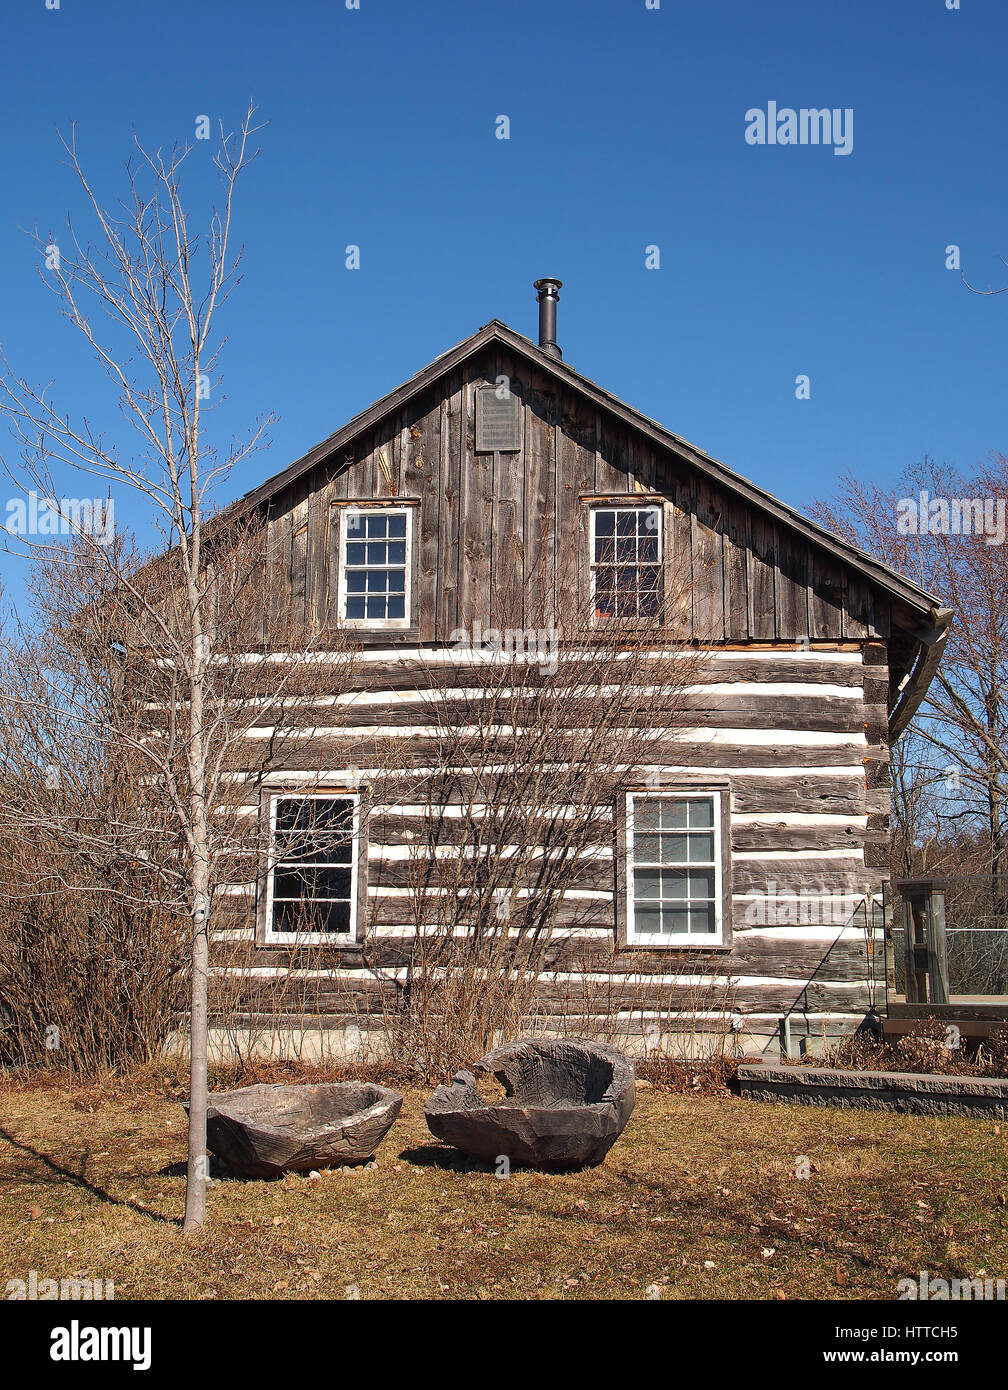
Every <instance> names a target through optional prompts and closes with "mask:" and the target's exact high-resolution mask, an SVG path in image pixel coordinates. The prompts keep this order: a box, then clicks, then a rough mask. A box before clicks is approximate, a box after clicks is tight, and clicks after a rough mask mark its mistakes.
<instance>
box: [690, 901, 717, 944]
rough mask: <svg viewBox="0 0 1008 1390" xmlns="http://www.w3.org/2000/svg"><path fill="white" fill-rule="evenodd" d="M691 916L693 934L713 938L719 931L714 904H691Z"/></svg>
mask: <svg viewBox="0 0 1008 1390" xmlns="http://www.w3.org/2000/svg"><path fill="white" fill-rule="evenodd" d="M689 916H690V931H691V932H694V933H696V934H698V935H705V936H711V935H713V934H714V933H715V932H716V931H717V922H716V920H715V916H714V904H713V903H691V904H690V912H689Z"/></svg>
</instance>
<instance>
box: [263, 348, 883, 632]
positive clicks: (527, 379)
mask: <svg viewBox="0 0 1008 1390" xmlns="http://www.w3.org/2000/svg"><path fill="white" fill-rule="evenodd" d="M500 376H506V377H508V379H509V381H510V386H511V390H512V392H513V393H514V394H515V395H516V396H517V397H518V399H519V401H520V405H521V437H522V445H523V447H522V450H521V452H520V453H517V454H477V453H476V452H475V408H476V406H475V400H476V391H477V389H478V388H479V387H480V386H485V385H492V384H494V383H495V382H496V381H497V379H498V377H500ZM640 492H656V493H659V494H661V495H662V496H664V497H665V498H667V499H668V500H669V502H670V503H671V510H672V516H673V520H672V525H671V528H670V530H671V535H670V537H669V539H670V541H671V546H667V547H666V548H667V551H668V550H671V553H670V554H667V557H666V562H667V564H668V565H669V566H671V567H672V568H673V569H674V570H675V572H676V573H677V574H685V575H688V576H689V577H690V580H691V584H690V590H691V595H692V601H691V605H690V612H689V613H688V614H684V615H683V632H682V635H683V636H684V637H694V638H697V639H699V640H701V641H704V642H708V641H715V642H717V641H729V642H795V643H799V642H803V641H804V642H808V641H819V642H830V641H863V640H864V639H865V638H881V639H885V638H887V637H888V636H889V629H890V612H889V605H888V603H887V601H886V600H885V598H884V596H883V595H881V594H880V593H879V591H877V590H876V589H874V588H873V587H872V586H871V585H870V584H869V583H868V582H867V581H866V580H865V578H864V577H863V575H861V574H860V573H858V572H857V571H856V570H854V569H851V568H849V567H847V566H844V565H842V564H841V563H840V562H839V561H837V560H836V559H835V558H834V557H832V556H830V555H828V554H826V553H825V552H822V551H820V550H819V549H818V547H815V546H813V545H812V544H811V543H809V542H806V541H804V540H801V539H798V538H797V537H796V536H795V535H794V533H792V532H790V531H789V530H787V529H786V528H785V527H784V526H782V525H781V524H779V523H777V522H776V521H773V520H771V519H768V518H767V517H765V516H763V515H757V514H756V513H755V512H754V511H753V510H752V509H751V508H749V507H746V506H743V505H742V504H741V503H740V502H739V501H738V500H737V499H736V498H733V497H729V496H727V495H725V494H722V493H721V492H719V491H718V490H717V489H716V488H715V487H714V486H713V484H711V483H710V482H708V481H707V480H705V479H700V478H698V477H697V475H696V472H695V470H693V469H691V468H690V466H689V464H688V463H686V462H685V461H684V460H682V459H680V458H679V457H678V456H677V455H675V454H674V453H673V452H671V451H669V450H662V451H659V450H658V448H657V446H656V445H655V444H653V443H652V442H651V441H650V440H648V439H646V438H645V437H643V436H640V435H636V434H635V433H634V431H632V430H631V429H630V428H629V427H628V426H626V425H625V424H623V423H622V422H621V421H618V420H616V419H615V418H613V419H606V418H604V416H603V414H602V412H601V411H599V410H597V409H596V408H595V407H594V406H591V405H589V404H588V403H587V402H586V401H584V400H583V399H582V398H580V397H577V396H576V395H574V394H573V393H564V395H563V398H562V399H561V396H560V388H559V387H558V384H557V383H556V382H555V381H554V380H553V379H551V378H548V377H547V376H546V375H545V373H543V372H541V371H540V370H538V369H536V368H534V367H532V366H531V365H530V364H529V363H527V362H525V361H524V359H520V358H518V357H516V356H515V355H513V354H511V353H510V352H508V351H507V350H505V349H504V348H503V347H499V348H494V349H488V350H487V351H486V352H485V353H484V354H483V360H482V361H481V360H479V359H478V358H477V359H474V360H473V361H472V362H471V363H470V364H469V365H468V366H467V367H465V368H460V369H457V370H456V371H454V372H453V373H451V374H450V375H449V376H448V377H447V378H446V379H445V381H444V383H443V389H441V390H439V389H436V388H434V387H432V388H431V389H430V390H429V391H428V392H426V393H425V395H424V396H422V397H420V398H418V399H417V400H415V401H414V402H413V403H412V405H410V406H409V407H405V408H403V409H402V410H400V411H399V412H398V414H397V415H395V416H394V417H392V418H389V419H387V420H386V422H385V424H384V425H383V426H378V427H375V428H374V429H373V430H371V431H370V432H369V433H368V434H366V435H364V436H361V437H360V438H359V439H358V441H357V443H356V445H355V446H354V447H353V448H352V449H348V450H347V451H346V452H345V453H344V454H343V455H342V457H338V458H334V459H331V460H330V461H328V462H326V463H323V464H319V465H318V466H317V467H316V468H315V469H314V471H313V472H312V473H311V474H310V475H308V476H307V478H302V479H300V480H299V481H298V482H297V483H295V484H293V485H292V486H291V487H290V488H288V489H287V491H286V492H284V493H281V494H280V495H278V496H277V497H275V498H273V499H272V500H271V502H270V514H269V528H270V546H271V551H272V553H273V554H274V555H275V556H276V557H277V569H278V572H279V575H280V581H281V586H282V587H281V594H280V601H281V602H284V601H286V602H288V603H289V604H290V605H291V608H292V610H293V612H294V615H295V616H296V617H299V618H300V617H303V616H315V617H316V618H318V619H320V620H321V619H322V618H324V617H325V616H328V617H329V618H330V619H332V620H335V615H336V607H335V604H336V568H337V555H336V540H337V536H338V531H337V526H336V524H335V516H334V511H335V509H336V508H337V507H338V506H339V505H340V504H341V503H346V502H348V501H350V502H352V501H356V500H362V501H363V500H369V499H373V498H388V499H392V498H409V499H414V500H416V501H418V504H419V505H418V507H417V513H418V516H417V543H418V545H419V548H420V564H419V571H420V591H419V593H418V594H417V595H416V596H415V604H416V613H417V624H416V632H415V634H414V635H415V637H416V639H418V640H419V641H421V642H447V641H449V640H450V637H451V633H452V632H453V631H454V630H455V629H456V628H460V627H462V628H469V627H471V625H472V623H473V621H474V620H475V619H479V620H480V621H481V622H484V623H486V622H487V621H488V620H489V616H490V613H491V607H492V608H493V614H494V617H493V620H494V621H495V622H496V623H498V624H501V625H507V626H512V627H515V628H521V627H524V626H525V625H526V612H525V609H526V607H527V606H528V605H527V598H528V595H529V594H530V592H532V590H533V589H534V588H537V587H538V585H539V584H540V583H543V584H545V585H546V587H547V588H548V589H549V591H550V592H552V593H554V594H560V595H563V594H565V593H567V594H569V593H570V592H573V591H574V589H573V586H574V585H577V591H578V592H580V595H581V598H582V600H583V601H586V600H587V582H588V580H587V570H586V566H585V563H584V561H585V559H586V556H587V544H588V541H587V535H586V534H585V527H586V525H587V507H586V505H585V499H587V498H592V497H617V496H625V495H626V494H628V493H640ZM491 595H493V604H491Z"/></svg>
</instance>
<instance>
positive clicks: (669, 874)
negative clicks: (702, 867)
mask: <svg viewBox="0 0 1008 1390" xmlns="http://www.w3.org/2000/svg"><path fill="white" fill-rule="evenodd" d="M688 886H689V875H688V874H687V873H686V871H685V870H682V871H680V870H678V869H663V870H662V876H661V891H662V897H663V898H685V897H686V890H687V888H688Z"/></svg>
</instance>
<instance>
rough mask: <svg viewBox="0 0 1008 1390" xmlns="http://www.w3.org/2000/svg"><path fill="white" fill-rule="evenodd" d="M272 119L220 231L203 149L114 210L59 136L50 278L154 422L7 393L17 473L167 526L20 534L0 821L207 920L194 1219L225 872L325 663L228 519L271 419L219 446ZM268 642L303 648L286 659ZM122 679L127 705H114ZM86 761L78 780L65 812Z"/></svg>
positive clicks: (111, 372) (121, 392) (250, 128)
mask: <svg viewBox="0 0 1008 1390" xmlns="http://www.w3.org/2000/svg"><path fill="white" fill-rule="evenodd" d="M254 120H255V112H254V108H252V107H250V108H249V111H248V112H247V114H246V116H245V118H244V120H243V121H242V123H241V126H240V128H239V130H238V132H237V134H234V135H226V134H225V133H224V130H223V127H222V128H221V132H220V141H219V144H218V147H217V151H216V154H215V156H214V164H215V166H216V169H217V172H218V175H219V179H220V186H221V196H220V201H219V205H218V206H217V207H215V208H214V209H213V211H212V213H211V215H210V217H209V225H208V230H207V234H206V236H205V237H203V238H200V237H198V236H197V235H196V233H195V231H194V230H193V223H192V222H191V220H190V217H189V214H188V213H187V212H186V209H185V206H184V203H183V198H182V192H181V182H180V181H181V174H182V170H183V166H184V165H185V162H186V160H187V159H188V158H189V157H190V155H191V154H192V147H190V146H186V147H184V148H175V149H173V150H172V151H171V152H170V154H167V155H166V154H163V153H162V152H161V151H160V150H158V151H155V152H154V153H148V152H147V151H146V150H144V149H143V147H142V146H141V145H140V144H139V142H137V143H136V153H135V157H134V161H133V162H132V163H131V164H130V165H128V166H127V176H128V187H129V194H128V198H127V200H126V201H125V202H124V203H123V204H122V206H121V207H119V208H117V209H116V210H115V211H114V212H112V211H109V210H107V209H106V208H105V207H104V206H103V205H102V203H101V202H100V200H99V198H98V196H97V194H96V192H95V191H94V188H93V186H92V184H91V183H90V181H89V180H88V178H87V176H86V174H85V173H84V171H83V168H82V166H81V163H80V161H79V158H78V153H77V146H76V138H75V135H74V134H71V136H70V139H69V140H68V141H64V142H63V143H64V149H65V151H66V153H67V156H68V158H69V162H70V166H71V168H72V169H73V171H74V173H75V174H76V176H77V179H78V181H79V185H80V188H81V190H82V191H83V194H84V197H85V205H86V207H87V209H88V211H89V213H90V214H91V215H92V217H93V219H94V222H95V224H96V229H97V238H96V241H97V244H96V245H94V246H92V245H91V244H88V243H85V242H84V241H82V240H81V238H80V237H79V236H78V234H77V231H76V228H75V226H74V224H73V223H72V222H71V223H68V230H67V244H66V246H64V247H62V248H61V249H60V254H59V256H57V257H56V258H53V257H52V256H49V257H47V260H46V268H45V269H44V270H43V271H42V274H43V277H44V279H45V281H46V283H47V284H48V285H49V286H50V287H51V288H52V289H53V291H54V293H55V294H56V296H57V298H58V300H59V303H60V307H61V310H62V313H63V316H64V317H65V318H66V319H67V321H68V322H69V323H70V324H71V325H72V326H73V327H74V328H75V329H76V330H77V331H78V332H79V333H80V334H82V336H83V338H84V340H85V342H86V343H87V344H88V346H89V347H90V349H92V351H93V352H94V354H95V356H96V358H97V361H98V362H99V363H100V364H101V366H102V367H103V368H104V370H105V372H106V373H107V375H108V378H109V379H110V382H111V386H112V389H113V391H114V393H115V395H116V397H117V399H118V404H119V406H120V408H121V411H122V414H123V416H124V418H125V420H126V422H127V423H128V424H129V425H130V427H131V429H132V430H133V431H135V434H134V437H133V439H132V447H131V448H129V447H125V446H123V447H119V446H118V444H116V443H115V442H109V441H108V440H107V439H106V437H105V436H104V434H101V433H99V432H97V431H96V430H94V429H93V428H92V426H91V425H90V424H89V422H88V421H86V420H84V421H81V422H79V423H78V422H75V421H73V420H72V419H71V418H70V417H69V416H67V415H63V414H61V413H60V412H59V411H58V410H57V408H56V407H55V405H53V404H52V402H51V400H50V397H49V395H48V392H47V391H45V390H43V389H42V388H39V387H36V386H33V385H32V384H31V383H30V382H29V381H28V380H27V379H26V378H24V377H22V376H17V375H15V374H14V373H13V372H12V371H10V370H9V369H8V370H7V372H6V374H5V375H4V377H3V380H2V391H3V396H2V402H3V408H4V410H5V413H6V415H7V417H8V419H9V421H10V423H11V426H12V431H13V433H14V435H15V437H16V439H17V440H18V441H19V442H20V445H21V457H20V461H19V462H17V463H10V462H7V461H6V460H5V466H6V467H7V469H8V472H9V473H10V474H11V476H12V477H13V478H14V479H15V481H16V483H17V484H18V485H19V486H21V487H22V488H23V489H24V490H25V492H26V493H27V492H30V491H34V492H35V493H36V494H37V495H38V496H41V497H43V498H58V497H59V496H60V487H59V483H58V480H63V479H66V478H67V477H72V478H73V479H74V480H75V486H80V483H81V480H82V479H87V478H91V479H97V480H98V482H99V485H100V486H101V488H102V489H103V490H107V492H108V494H109V496H110V497H111V498H112V499H113V500H114V501H115V503H116V504H121V502H122V500H123V499H124V498H125V497H126V496H127V495H129V494H132V496H133V497H134V498H135V499H137V500H138V501H139V503H140V507H141V513H142V514H143V515H144V517H145V519H146V520H147V521H149V522H150V525H151V529H152V530H153V531H154V532H155V533H156V534H157V536H158V537H159V539H160V557H159V558H158V559H156V560H154V561H152V562H148V563H146V564H145V563H144V557H143V556H142V555H140V554H138V553H137V552H136V551H135V550H134V549H133V548H132V547H131V546H129V545H127V544H123V543H121V541H117V542H116V543H114V544H108V543H107V542H108V539H109V537H108V533H107V528H102V527H99V526H96V525H94V524H93V522H94V518H93V517H88V516H86V515H84V516H82V515H77V516H74V517H70V518H68V526H69V530H70V532H71V535H70V538H69V539H68V540H62V539H60V538H58V537H57V538H53V537H38V536H30V535H29V536H26V537H24V540H25V544H26V546H27V547H28V549H29V550H32V551H34V553H35V554H36V555H37V556H39V557H40V560H41V563H42V564H43V565H44V566H45V576H44V581H43V589H44V595H43V601H42V611H41V617H40V619H38V620H37V625H35V624H33V625H31V626H28V625H26V627H25V630H24V631H22V633H21V634H20V637H15V639H13V640H12V641H11V642H10V643H9V644H8V646H7V648H6V653H5V656H6V660H5V671H4V685H3V701H4V706H5V712H4V716H3V724H4V736H5V744H4V753H5V757H6V759H7V769H6V771H7V777H8V782H9V785H10V786H11V787H12V789H13V792H14V795H13V796H12V798H11V799H10V800H9V801H8V802H7V803H6V804H5V805H4V807H3V808H2V810H0V816H2V818H3V821H5V822H6V827H7V830H8V832H10V833H12V834H13V833H14V832H18V833H23V831H24V829H25V828H26V826H31V827H33V828H35V829H37V830H41V829H43V828H44V829H45V830H46V832H47V834H48V835H49V836H50V837H51V840H52V843H53V844H55V845H59V846H62V851H63V852H64V854H65V852H66V851H67V850H68V849H70V848H73V849H74V850H75V851H76V852H77V853H79V854H81V855H91V856H98V857H100V856H105V857H106V858H111V861H113V862H115V863H116V864H119V865H120V866H123V868H124V866H126V865H127V864H128V865H129V866H130V874H133V875H136V874H137V873H140V874H142V875H143V876H144V882H145V883H146V884H147V892H148V896H150V895H155V896H158V895H162V896H163V901H164V903H165V904H166V905H167V906H169V907H170V909H171V910H172V912H173V913H175V914H176V920H179V919H181V920H183V921H185V922H186V923H187V936H188V957H189V962H188V964H189V976H190V980H189V984H190V998H189V1043H190V1046H189V1053H190V1084H189V1102H190V1111H189V1153H188V1164H187V1177H186V1206H185V1220H184V1229H185V1230H186V1231H190V1230H192V1229H193V1228H194V1227H195V1226H198V1225H199V1224H200V1223H201V1222H202V1221H203V1219H204V1214H205V1204H206V1162H207V1160H206V1109H207V1049H208V979H209V969H210V922H211V913H212V911H213V909H214V891H215V885H216V884H217V883H218V882H221V881H223V880H224V879H226V878H227V877H228V876H229V875H230V874H232V873H233V871H234V859H235V856H236V854H247V853H248V852H249V851H250V847H249V845H248V842H247V834H248V830H247V826H248V818H247V817H244V816H243V815H242V806H243V805H244V804H247V802H248V801H249V799H250V797H251V798H254V796H255V784H256V781H257V779H262V778H263V777H265V776H266V774H267V773H268V771H269V769H270V768H271V767H272V766H275V765H276V762H277V761H279V760H281V756H282V755H281V745H282V743H283V739H284V736H285V730H286V729H287V725H288V723H289V720H288V719H287V718H286V711H287V710H288V708H289V705H290V702H291V701H298V700H300V699H304V698H311V694H310V689H311V683H312V682H313V681H315V682H317V681H318V680H319V679H320V670H319V667H318V664H317V663H314V662H309V661H305V660H302V659H300V658H302V657H304V656H305V655H306V654H307V653H308V652H309V650H310V649H311V648H312V646H313V644H314V642H315V636H314V634H313V633H312V632H311V631H310V630H308V629H306V628H305V627H304V625H301V626H300V627H299V626H297V625H295V624H293V623H292V622H291V621H290V618H289V614H287V613H285V612H282V611H278V606H277V605H276V604H275V603H273V604H271V603H270V602H269V595H268V587H269V585H270V583H271V579H270V576H271V574H272V572H273V570H272V566H273V562H274V558H275V557H272V556H270V555H269V554H268V553H267V552H266V548H265V547H266V532H265V529H264V528H262V527H260V526H258V525H257V524H256V523H255V519H254V518H249V517H244V516H242V514H241V513H240V511H239V512H229V513H228V514H227V517H226V519H225V520H222V519H221V518H220V517H215V516H214V511H215V505H214V500H213V499H214V493H215V490H217V489H219V488H220V487H221V486H222V485H223V484H225V483H226V481H227V479H228V477H229V475H230V472H231V470H232V469H233V468H234V467H235V466H236V464H238V463H239V462H241V461H242V460H244V459H245V458H247V457H248V456H249V454H250V452H251V451H252V450H254V449H255V448H256V447H257V446H258V445H259V444H260V443H261V442H262V440H263V438H264V433H265V430H266V428H267V426H268V424H269V420H268V419H266V420H259V421H257V422H255V423H254V424H253V426H252V428H251V429H250V431H249V433H248V435H247V437H246V438H245V439H244V441H238V442H232V443H230V444H229V445H228V446H227V447H226V448H224V449H223V450H218V448H217V447H216V446H215V444H214V443H213V441H212V439H211V437H210V435H209V433H208V430H207V428H206V410H207V403H208V401H209V394H210V390H211V384H213V389H214V390H215V391H216V390H217V388H218V386H219V376H218V368H219V353H220V349H221V346H222V343H223V341H224V340H223V339H222V338H221V336H220V333H219V332H218V329H217V321H218V315H219V311H220V309H221V307H222V306H223V304H224V303H225V301H226V299H227V297H228V295H229V293H230V292H231V291H232V290H233V288H234V286H235V284H236V283H237V274H236V272H237V267H238V264H239V261H240V252H239V253H235V252H233V251H232V249H231V244H232V218H233V206H234V197H235V190H236V186H237V183H238V180H239V177H240V176H241V174H242V173H243V172H244V171H245V170H246V169H247V167H248V165H249V163H250V162H251V160H252V159H254V157H255V155H256V153H257V151H256V149H255V148H254V147H253V142H254V139H255V135H256V133H257V131H258V129H260V127H258V126H256V125H255V124H254ZM204 148H205V147H204ZM37 240H38V243H39V248H40V252H41V253H42V254H43V255H45V245H44V244H43V243H44V239H42V238H38V239H37ZM92 315H93V317H92ZM89 486H93V484H89ZM271 653H272V654H276V653H281V654H286V656H287V659H286V661H284V662H282V664H281V665H279V666H278V665H277V664H276V661H275V660H271V657H270V654H271ZM331 656H332V658H333V659H332V660H331V661H330V662H329V665H328V667H327V669H326V677H325V678H326V688H327V691H329V692H330V693H332V691H333V690H339V688H340V661H341V660H342V658H341V656H340V654H339V653H338V652H333V653H331ZM239 657H240V659H238V658H239ZM267 663H269V676H268V678H267V677H266V675H265V674H264V673H265V670H266V666H267ZM113 682H116V683H118V689H119V691H120V692H121V698H118V697H111V689H112V683H113ZM258 723H265V724H267V725H268V726H270V727H271V728H272V729H273V733H272V735H271V737H270V738H269V739H268V740H261V739H259V740H257V739H255V738H254V737H252V736H251V735H250V730H251V729H252V728H253V726H254V725H256V724H258ZM43 760H45V761H46V762H48V761H51V762H53V763H54V764H55V765H56V766H57V767H58V768H59V769H60V772H59V776H60V778H61V779H62V780H61V782H60V785H59V786H58V787H56V788H48V787H46V785H45V780H44V777H43V778H42V780H41V782H40V774H41V772H42V769H43V767H44V761H43ZM75 769H76V771H75ZM108 769H113V770H115V771H116V772H117V773H118V774H119V775H120V777H122V776H125V777H127V778H128V779H129V784H130V787H131V788H132V795H131V798H130V799H129V801H128V804H126V805H125V806H122V807H120V810H121V814H122V819H121V820H120V819H119V817H118V813H117V814H112V810H111V808H112V803H110V802H109V801H108V799H107V798H105V797H104V796H103V789H102V787H101V786H100V785H99V780H100V778H101V777H102V775H103V770H105V772H107V770H108ZM74 777H78V778H79V782H80V785H79V786H78V785H76V784H75V785H74V790H73V796H72V799H71V803H70V806H69V808H68V804H67V801H66V797H67V796H68V794H69V793H68V781H69V780H72V779H73V778H74ZM70 812H72V814H71V813H70ZM0 823H2V822H0ZM152 841H153V845H152ZM117 882H118V883H119V887H118V888H116V889H115V890H114V891H116V892H118V893H119V894H120V896H121V897H122V898H123V900H124V901H126V900H128V899H129V897H130V893H131V892H132V891H133V890H132V889H131V888H129V886H128V885H127V884H125V883H124V881H123V880H122V878H121V875H120V879H119V880H117ZM40 887H41V885H40V884H36V889H39V888H40ZM109 891H110V892H111V891H113V890H112V889H110V890H109ZM159 900H160V897H159Z"/></svg>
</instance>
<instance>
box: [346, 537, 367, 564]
mask: <svg viewBox="0 0 1008 1390" xmlns="http://www.w3.org/2000/svg"><path fill="white" fill-rule="evenodd" d="M366 550H367V547H366V546H365V544H364V542H363V541H347V548H346V562H347V564H348V565H363V563H364V560H365V552H366Z"/></svg>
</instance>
